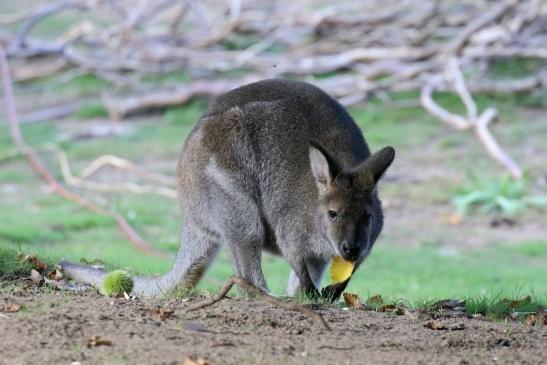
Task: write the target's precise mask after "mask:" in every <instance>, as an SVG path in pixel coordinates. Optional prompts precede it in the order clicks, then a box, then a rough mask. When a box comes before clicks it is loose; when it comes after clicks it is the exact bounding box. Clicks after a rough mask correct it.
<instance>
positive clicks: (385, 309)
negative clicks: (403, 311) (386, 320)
mask: <svg viewBox="0 0 547 365" xmlns="http://www.w3.org/2000/svg"><path fill="white" fill-rule="evenodd" d="M396 310H397V307H396V306H395V305H394V304H384V305H382V306H381V307H380V308H378V312H395V311H396Z"/></svg>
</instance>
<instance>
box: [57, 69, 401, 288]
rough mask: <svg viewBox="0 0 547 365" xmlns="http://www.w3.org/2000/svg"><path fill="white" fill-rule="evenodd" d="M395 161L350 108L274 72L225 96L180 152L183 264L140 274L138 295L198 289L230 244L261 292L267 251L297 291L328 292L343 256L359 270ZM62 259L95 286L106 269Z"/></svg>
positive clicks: (239, 268) (378, 224) (377, 226)
mask: <svg viewBox="0 0 547 365" xmlns="http://www.w3.org/2000/svg"><path fill="white" fill-rule="evenodd" d="M394 157H395V150H394V149H393V148H392V147H385V148H383V149H381V150H380V151H378V152H376V153H375V154H373V155H371V153H370V151H369V148H368V146H367V143H366V142H365V139H364V137H363V135H362V133H361V130H360V129H359V128H358V126H357V125H356V124H355V122H354V121H353V119H352V118H351V116H350V115H349V114H348V112H347V111H346V110H345V109H344V108H343V107H342V106H341V105H340V104H339V103H338V102H337V101H335V100H334V99H333V98H331V97H330V96H328V95H327V94H326V93H325V92H323V91H322V90H320V89H319V88H317V87H315V86H312V85H310V84H307V83H304V82H298V81H289V80H281V79H273V80H264V81H260V82H256V83H252V84H249V85H246V86H242V87H239V88H237V89H234V90H232V91H229V92H227V93H225V94H223V95H221V96H219V97H218V98H217V99H216V100H215V101H214V102H213V103H212V104H211V105H210V107H209V108H208V110H207V111H206V112H205V114H204V115H203V116H202V118H201V120H200V121H199V122H198V123H197V125H196V126H195V127H194V129H193V131H192V132H191V134H190V135H189V137H188V138H187V139H186V141H185V143H184V146H183V149H182V153H181V155H180V159H179V163H178V180H179V183H180V186H179V192H180V200H181V203H182V210H183V223H182V237H181V239H180V249H179V253H178V255H177V258H176V261H175V263H174V265H173V268H172V269H171V271H169V272H168V273H167V274H165V275H163V276H161V277H136V278H135V279H134V280H135V285H134V293H135V294H136V295H140V296H157V295H161V294H162V293H165V292H167V291H169V290H171V289H174V288H175V287H177V286H184V287H193V286H195V285H196V284H197V283H198V282H199V280H200V279H201V277H202V275H203V274H204V272H205V270H206V269H207V267H208V266H209V265H210V263H211V262H212V261H213V259H214V257H215V255H216V253H217V252H218V250H219V248H220V246H221V245H222V244H224V245H225V246H226V247H227V248H228V249H229V251H230V253H231V256H232V259H233V263H234V267H235V272H236V274H237V275H238V276H241V277H243V278H244V279H246V280H248V281H249V282H251V283H252V284H253V285H255V286H257V287H258V288H260V289H262V290H264V291H268V286H267V284H266V280H265V278H264V274H263V272H262V267H261V255H262V252H263V251H268V252H271V253H273V254H276V255H281V256H283V257H284V258H285V260H287V262H288V263H289V265H290V266H291V268H292V271H291V274H290V278H289V283H288V294H289V295H294V294H295V293H297V292H304V293H306V294H311V295H314V296H320V295H321V294H320V293H319V291H318V288H319V287H320V285H321V280H322V276H323V273H324V272H325V269H326V268H327V266H328V265H329V263H330V261H331V259H332V258H333V257H334V256H336V255H340V256H342V258H344V259H345V260H347V261H353V262H355V268H357V267H358V266H359V264H361V263H362V262H363V260H364V259H365V258H366V257H367V255H368V254H369V253H370V251H371V249H372V246H373V244H374V242H375V241H376V239H377V238H378V235H379V234H380V231H381V230H382V226H383V213H382V208H381V202H380V200H379V198H378V195H377V183H378V180H379V179H380V178H381V177H382V175H383V174H384V172H385V171H386V169H387V168H388V167H389V166H390V164H391V163H392V161H393V159H394ZM61 265H62V267H63V268H64V270H65V272H67V273H68V274H69V275H70V276H72V277H73V278H74V279H75V280H79V281H84V282H88V283H91V284H93V285H95V286H100V285H101V283H102V280H103V278H104V276H105V275H106V274H105V272H104V271H102V270H98V269H94V268H90V267H86V266H83V265H77V264H72V263H66V262H63V263H62V264H61ZM348 280H349V279H348ZM346 283H347V281H346ZM344 288H345V284H344ZM344 288H342V290H343V289H344ZM339 294H341V292H338V294H337V295H338V296H339Z"/></svg>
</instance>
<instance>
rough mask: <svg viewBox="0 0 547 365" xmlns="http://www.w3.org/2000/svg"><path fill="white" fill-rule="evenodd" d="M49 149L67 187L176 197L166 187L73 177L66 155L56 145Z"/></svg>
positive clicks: (172, 191)
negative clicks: (54, 155)
mask: <svg viewBox="0 0 547 365" xmlns="http://www.w3.org/2000/svg"><path fill="white" fill-rule="evenodd" d="M49 148H50V149H51V150H53V152H55V153H56V154H57V159H58V161H59V165H60V166H61V174H62V175H63V178H64V180H65V182H66V183H67V184H69V185H72V186H76V187H80V188H84V189H89V190H94V191H101V192H105V191H108V192H121V191H129V192H132V193H136V194H157V195H162V196H165V197H167V198H170V199H177V197H178V194H177V191H176V190H175V189H171V188H169V187H166V186H156V185H142V184H136V183H133V182H121V183H103V182H97V181H90V180H87V179H86V178H85V177H83V178H82V177H77V176H74V175H73V174H72V171H71V169H70V164H69V162H68V156H67V155H66V153H65V151H63V150H62V149H60V148H59V147H58V146H57V145H54V144H51V145H49ZM102 157H104V156H102ZM109 157H115V156H109ZM119 160H121V161H127V160H123V159H119ZM130 163H131V162H130ZM131 164H132V163H131ZM133 165H134V164H133ZM147 175H150V173H148V174H147Z"/></svg>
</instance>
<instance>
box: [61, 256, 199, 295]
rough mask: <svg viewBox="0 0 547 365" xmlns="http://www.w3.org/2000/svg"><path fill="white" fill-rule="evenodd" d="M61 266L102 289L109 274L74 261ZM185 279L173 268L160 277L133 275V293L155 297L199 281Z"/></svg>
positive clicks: (74, 277) (76, 276)
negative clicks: (181, 285)
mask: <svg viewBox="0 0 547 365" xmlns="http://www.w3.org/2000/svg"><path fill="white" fill-rule="evenodd" d="M60 266H61V267H62V268H63V271H64V272H65V273H66V274H68V276H70V277H71V278H72V279H74V280H75V281H78V282H84V283H88V284H91V285H93V286H94V287H95V288H97V289H101V287H102V285H103V281H104V278H105V277H106V275H107V274H108V273H107V272H106V271H104V270H101V269H96V268H93V267H91V266H86V265H80V264H75V263H72V262H66V261H63V262H61V263H60ZM194 276H195V275H194ZM184 279H185V278H182V280H180V279H179V278H178V275H175V273H174V272H173V270H171V271H170V272H168V273H167V274H165V275H163V276H159V277H153V276H148V277H147V276H136V277H133V293H134V294H136V295H138V296H144V297H155V296H160V295H163V294H165V293H166V292H168V291H169V290H171V289H174V288H175V287H176V286H177V284H179V283H180V282H181V281H184V282H188V281H192V282H194V281H197V280H195V279H194V280H184ZM188 279H190V278H188ZM198 280H199V279H198ZM190 284H191V283H190Z"/></svg>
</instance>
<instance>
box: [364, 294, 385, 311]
mask: <svg viewBox="0 0 547 365" xmlns="http://www.w3.org/2000/svg"><path fill="white" fill-rule="evenodd" d="M367 304H368V305H370V306H371V307H375V308H378V307H379V306H381V305H382V304H384V299H383V298H382V296H381V295H380V294H377V295H373V296H371V297H370V298H368V299H367Z"/></svg>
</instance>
